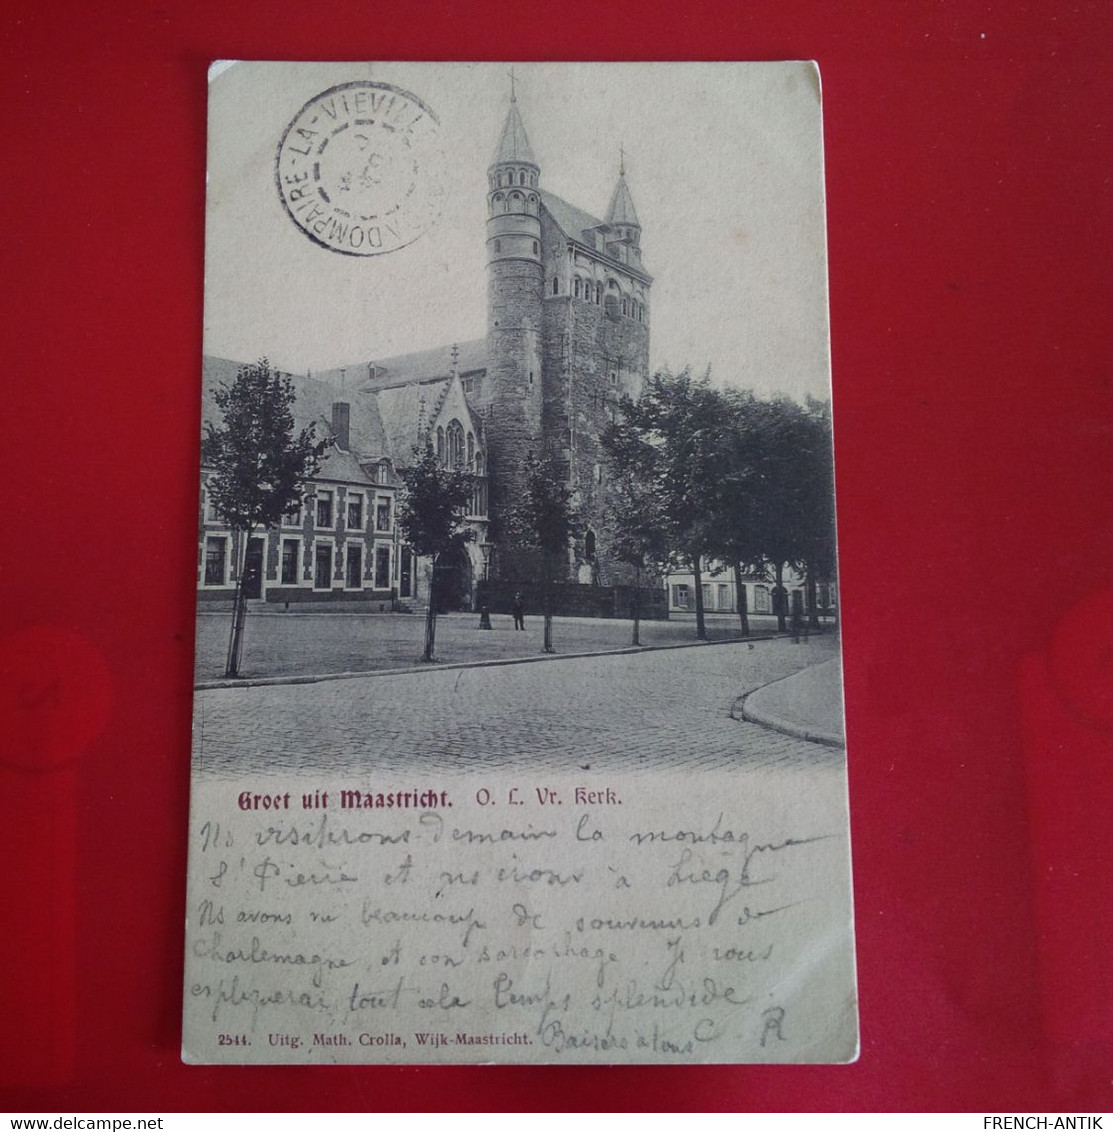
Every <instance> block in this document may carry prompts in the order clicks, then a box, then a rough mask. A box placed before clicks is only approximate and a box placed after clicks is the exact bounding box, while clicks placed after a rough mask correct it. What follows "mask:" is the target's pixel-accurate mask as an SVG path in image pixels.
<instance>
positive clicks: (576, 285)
mask: <svg viewBox="0 0 1113 1132" xmlns="http://www.w3.org/2000/svg"><path fill="white" fill-rule="evenodd" d="M572 294H573V295H574V296H575V297H576V298H577V299H578V298H579V297H580V277H579V276H578V275H577V276H576V278H575V279H573V280H572Z"/></svg>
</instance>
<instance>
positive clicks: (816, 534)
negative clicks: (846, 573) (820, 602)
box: [800, 397, 835, 629]
mask: <svg viewBox="0 0 1113 1132" xmlns="http://www.w3.org/2000/svg"><path fill="white" fill-rule="evenodd" d="M805 409H806V414H807V425H806V428H805V430H804V432H805V444H804V446H803V448H802V450H801V453H800V459H801V468H802V476H803V480H804V484H803V488H802V498H801V506H802V507H803V509H804V513H805V519H804V523H803V526H804V543H803V547H802V553H801V557H802V560H803V563H804V567H805V570H806V572H807V573H806V578H807V583H806V584H807V592H808V620H809V623H810V624H811V626H812V628H815V629H818V628H819V610H818V608H817V602H816V583H817V582H818V581H819V580H820V579H822V580H823V581H830V580H831V578H832V576H833V575H834V572H835V458H834V452H833V450H832V447H831V434H832V428H831V403H830V401H820V400H817V399H816V398H814V397H809V398H808V402H807V405H806V406H805Z"/></svg>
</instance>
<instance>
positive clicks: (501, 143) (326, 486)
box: [198, 94, 652, 608]
mask: <svg viewBox="0 0 1113 1132" xmlns="http://www.w3.org/2000/svg"><path fill="white" fill-rule="evenodd" d="M487 182H488V185H487V222H486V233H485V239H486V249H487V287H488V294H487V327H486V334H485V336H484V337H482V338H478V339H475V340H472V341H467V342H460V343H454V344H447V345H445V346H444V347H441V348H438V349H433V350H424V351H421V352H419V353H414V354H405V355H401V356H398V357H390V358H375V359H366V360H364V361H360V362H358V363H355V364H351V365H347V366H344V367H340V368H337V369H332V370H325V371H318V372H315V373H314V374H313V376H312V377H310V376H308V375H307V376H305V377H299V376H297V375H291V376H292V380H293V381H294V385H295V388H296V390H297V394H298V401H297V402H296V404H295V416H296V417H297V419H298V426H299V427H302V426H303V425H304V424H305V423H307V422H310V421H312V422H313V423H314V424H315V426H316V430H317V435H318V436H323V437H327V438H329V439H330V440H331V442H332V443H331V445H330V448H329V451H328V454H327V456H326V460H325V462H324V464H323V466H322V470H321V473H320V474H319V475H318V476H317V477H316V479H315V481H314V483H313V485H312V490H311V491H310V492H309V494H308V495H307V499H306V506H305V507H303V508H302V509H301V513H300V514H299V516H297V517H296V520H297V521H296V522H295V521H294V519H295V517H291V520H292V525H291V533H288V534H285V535H284V533H283V532H282V531H274V532H269V533H268V535H267V536H266V539H262V538H261V539H260V540H259V545H258V547H257V548H255V550H254V552H253V554H252V555H251V556H250V557H251V559H252V561H253V562H254V563H255V565H254V567H252V569H253V571H254V572H253V573H252V574H251V575H250V577H249V581H250V583H251V587H252V588H251V592H252V595H253V596H258V597H261V598H265V599H266V600H269V601H303V600H310V601H311V600H348V599H351V600H371V601H379V602H380V603H385V602H386V601H387V600H388V599H391V598H394V599H397V600H399V601H403V602H405V601H417V602H420V601H421V600H422V599H423V597H424V592H425V591H426V587H427V585H428V564H427V563H421V562H417V561H415V560H414V557H413V555H412V554H411V553H410V552H409V550H408V548H406V547H405V546H404V545H402V544H401V543H400V541H399V535H398V531H397V529H396V525H395V523H394V509H395V506H396V499H395V496H396V495H397V493H398V492H399V491H400V490H401V480H400V477H398V475H397V468H399V467H401V466H404V465H405V464H406V463H408V462H409V460H410V459H411V453H412V450H413V448H414V447H415V446H416V445H424V444H425V443H426V442H428V443H431V444H432V445H433V446H434V448H435V450H436V452H437V454H438V456H440V458H441V459H442V460H444V462H445V464H446V465H449V466H456V465H459V466H460V467H462V468H463V469H464V470H466V471H468V472H470V473H471V474H472V475H474V476H475V477H476V479H475V483H476V488H475V491H474V492H473V497H472V502H471V505H470V508H469V514H468V521H469V523H470V524H471V525H472V528H473V530H474V532H475V539H474V541H472V542H471V543H469V544H467V546H466V549H465V550H464V551H462V552H461V555H460V558H459V560H458V561H457V562H454V563H446V564H444V566H443V568H444V571H445V573H444V577H443V578H442V577H441V575H440V574H438V578H439V580H440V581H441V582H442V583H443V585H444V588H445V590H446V592H447V593H448V596H449V600H448V604H449V605H453V604H454V605H456V606H458V607H461V608H470V607H471V605H472V603H473V601H474V595H475V587H476V584H477V583H478V582H479V581H481V580H486V579H494V578H497V576H498V571H499V546H498V545H497V542H495V541H494V540H493V539H492V537H491V531H492V528H494V530H496V531H497V523H498V519H499V518H501V517H502V516H503V515H504V514H506V512H507V510H508V509H509V508H510V507H512V506H513V503H514V501H515V500H516V499H517V498H518V497H519V496H520V494H521V493H522V491H523V489H524V486H525V475H526V466H527V461H528V458H529V457H530V456H531V455H532V456H535V457H538V458H542V457H545V458H550V459H552V460H554V461H555V463H556V467H557V468H558V473H559V475H560V476H561V477H562V478H563V479H564V480H565V482H566V483H567V485H568V487H569V489H570V491H571V493H572V501H573V504H574V506H575V509H576V514H577V518H578V533H577V535H576V537H575V539H574V540H573V541H572V543H571V544H570V546H569V552H568V567H567V574H566V577H565V580H566V581H568V582H578V583H581V584H584V585H602V586H608V585H613V584H615V583H617V582H624V581H626V580H627V579H626V573H625V571H624V568H623V566H622V565H621V564H618V563H615V562H613V561H611V560H610V559H609V558H608V554H607V545H608V528H607V507H606V497H607V473H606V468H605V460H604V456H603V452H602V447H601V443H600V441H601V437H602V434H603V432H604V430H605V428H606V427H607V425H608V424H609V423H610V422H611V421H612V420H614V418H615V414H616V412H617V406H618V402H619V400H620V399H621V398H622V397H623V396H624V395H629V396H632V397H637V396H638V395H639V393H640V391H641V388H642V385H643V382H644V381H645V379H646V377H647V375H648V369H649V316H650V304H649V291H650V286H651V284H652V277H651V276H650V275H649V273H648V271H647V270H646V268H645V265H644V263H643V261H642V250H641V238H642V230H641V224H640V223H639V221H638V215H637V212H636V210H635V208H634V202H633V198H632V196H631V194H630V189H629V187H628V185H627V183H626V171H625V166H624V162H620V164H619V172H618V180H617V183H616V184H615V185H614V188H613V191H612V192H611V195H610V204H609V206H608V207H607V209H606V214H605V217H604V218H603V219H600V218H598V217H597V216H595V215H593V214H591V213H589V212H586V211H584V210H583V209H581V208H579V207H577V206H576V205H573V204H570V203H569V202H567V201H565V200H562V199H561V198H560V197H558V196H555V195H554V194H553V193H551V192H549V191H547V190H546V189H545V188H544V187H543V182H544V177H543V171H542V169H541V167H540V165H539V163H538V161H537V159H536V157H535V156H534V151H533V148H532V147H531V145H530V142H529V138H528V136H527V134H526V129H525V125H524V123H523V121H522V117H521V113H520V111H519V107H518V102H517V99H516V98H515V97H514V95H513V94H512V95H511V100H510V105H509V108H508V110H507V114H506V119H505V121H504V123H503V127H502V131H501V134H500V136H499V138H498V141H497V144H496V146H495V151H494V154H493V157H492V159H491V163H490V165H489V167H488V170H487ZM476 238H477V239H478V238H480V234H479V233H477V234H476ZM235 370H236V363H234V362H229V361H227V360H224V359H211V358H210V359H206V369H205V381H206V384H207V385H208V384H211V383H212V382H213V381H215V380H218V375H219V378H221V379H223V380H229V379H230V378H231V377H234V375H235ZM211 404H212V402H211V389H206V394H205V410H206V413H208V412H209V410H210V407H211ZM205 419H206V420H214V418H213V417H212V416H206V417H205ZM356 422H359V426H358V427H356ZM214 423H215V420H214ZM202 476H203V478H204V476H205V469H204V468H203V469H202ZM326 493H332V494H331V495H327V498H331V499H332V500H333V501H334V503H335V506H333V507H330V508H322V507H319V506H318V500H319V499H320V498H321V497H322V495H323V494H326ZM350 498H351V499H358V500H361V501H364V502H361V504H360V506H359V507H350V506H348V500H349V499H350ZM388 501H389V507H387V503H388ZM372 514H374V516H375V520H379V519H382V520H384V521H386V525H385V526H384V527H382V528H379V527H377V526H376V523H375V521H373V520H372ZM318 519H321V520H326V522H325V523H324V525H322V524H321V523H318V521H317V520H318ZM349 519H355V520H356V521H357V524H358V525H357V526H356V527H354V528H353V527H351V526H350V525H349ZM311 520H312V521H311ZM299 524H300V525H299ZM295 530H296V534H295V533H293V532H294V531H295ZM221 540H224V542H223V543H222V541H221ZM284 540H285V541H284ZM264 543H265V544H266V545H264ZM286 543H289V544H290V546H289V548H286ZM295 546H296V548H295ZM326 548H328V549H326ZM290 556H293V557H290ZM287 558H290V560H289V561H287ZM294 558H296V565H295V562H294ZM239 560H240V555H239V552H238V548H236V547H233V545H232V541H231V534H230V532H228V531H227V530H222V529H221V528H220V524H219V522H217V521H216V520H214V519H213V517H212V515H211V513H208V512H206V511H205V510H204V507H203V508H202V514H201V539H200V550H199V556H198V585H199V594H200V596H202V597H228V596H230V594H231V591H232V589H233V588H234V585H235V570H236V563H238V562H239Z"/></svg>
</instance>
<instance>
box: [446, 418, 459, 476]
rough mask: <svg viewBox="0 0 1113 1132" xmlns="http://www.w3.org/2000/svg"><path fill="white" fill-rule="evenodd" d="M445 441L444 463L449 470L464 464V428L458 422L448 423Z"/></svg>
mask: <svg viewBox="0 0 1113 1132" xmlns="http://www.w3.org/2000/svg"><path fill="white" fill-rule="evenodd" d="M446 441H447V449H446V451H445V463H446V464H447V465H448V467H450V468H457V467H459V466H460V465H461V464H463V462H464V428H463V426H462V425H461V424H460V422H459V421H457V420H453V421H450V422H449V425H448V432H447V434H446Z"/></svg>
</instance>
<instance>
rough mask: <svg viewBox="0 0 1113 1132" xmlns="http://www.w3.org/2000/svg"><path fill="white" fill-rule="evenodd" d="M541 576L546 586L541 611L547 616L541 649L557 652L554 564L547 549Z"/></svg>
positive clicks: (543, 555)
mask: <svg viewBox="0 0 1113 1132" xmlns="http://www.w3.org/2000/svg"><path fill="white" fill-rule="evenodd" d="M541 578H542V583H543V586H544V589H543V590H542V594H541V611H542V613H543V614H544V618H545V629H544V632H543V633H542V637H541V651H542V652H556V649H555V648H553V586H552V565H551V562H550V558H549V554H548V552H546V551H542V555H541Z"/></svg>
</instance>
